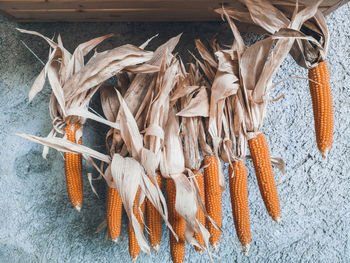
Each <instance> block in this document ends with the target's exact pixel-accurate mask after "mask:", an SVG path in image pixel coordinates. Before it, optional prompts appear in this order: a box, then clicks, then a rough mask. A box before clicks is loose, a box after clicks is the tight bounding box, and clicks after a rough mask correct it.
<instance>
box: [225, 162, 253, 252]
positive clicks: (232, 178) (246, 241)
mask: <svg viewBox="0 0 350 263" xmlns="http://www.w3.org/2000/svg"><path fill="white" fill-rule="evenodd" d="M229 182H230V196H231V205H232V215H233V219H234V222H235V227H236V233H237V237H238V239H239V241H240V242H241V244H242V245H243V247H244V252H245V254H247V253H248V251H249V248H250V241H251V234H250V223H249V207H248V179H247V167H246V166H245V163H244V161H242V160H238V161H235V162H234V163H233V167H232V166H231V165H230V166H229Z"/></svg>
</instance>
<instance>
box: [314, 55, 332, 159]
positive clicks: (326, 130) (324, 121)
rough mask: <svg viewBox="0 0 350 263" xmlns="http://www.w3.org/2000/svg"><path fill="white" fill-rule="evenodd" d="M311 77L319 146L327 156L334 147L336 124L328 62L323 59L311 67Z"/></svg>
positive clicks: (323, 154) (323, 155)
mask: <svg viewBox="0 0 350 263" xmlns="http://www.w3.org/2000/svg"><path fill="white" fill-rule="evenodd" d="M309 79H310V81H309V88H310V93H311V99H312V106H313V112H314V120H315V131H316V141H317V147H318V149H319V151H320V152H321V154H322V157H323V158H325V157H327V154H328V152H329V150H330V149H331V147H332V141H333V126H334V121H333V103H332V91H331V86H330V77H329V69H328V65H327V62H326V61H322V62H320V63H319V64H318V65H317V66H316V67H314V68H312V69H310V70H309ZM314 81H315V82H318V83H320V84H321V85H320V84H318V83H315V82H314Z"/></svg>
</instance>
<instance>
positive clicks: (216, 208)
mask: <svg viewBox="0 0 350 263" xmlns="http://www.w3.org/2000/svg"><path fill="white" fill-rule="evenodd" d="M204 165H208V167H206V168H204V186H205V207H206V209H207V212H208V214H209V216H210V217H211V218H212V219H213V220H214V222H215V223H216V224H217V225H218V226H219V227H221V223H222V215H221V188H220V184H219V167H218V159H217V158H216V156H214V155H212V156H206V157H205V158H204ZM207 229H208V231H209V234H210V238H209V241H210V244H211V245H212V246H213V247H214V249H217V247H218V246H219V242H220V236H221V232H220V230H219V229H216V228H215V226H214V225H213V224H212V223H211V222H210V221H209V220H207Z"/></svg>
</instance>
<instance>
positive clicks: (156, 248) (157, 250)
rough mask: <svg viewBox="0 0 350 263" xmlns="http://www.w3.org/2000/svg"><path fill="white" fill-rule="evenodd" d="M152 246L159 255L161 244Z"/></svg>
mask: <svg viewBox="0 0 350 263" xmlns="http://www.w3.org/2000/svg"><path fill="white" fill-rule="evenodd" d="M152 248H153V250H154V251H155V252H156V255H158V252H159V248H160V246H159V245H154V246H152Z"/></svg>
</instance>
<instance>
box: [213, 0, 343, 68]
mask: <svg viewBox="0 0 350 263" xmlns="http://www.w3.org/2000/svg"><path fill="white" fill-rule="evenodd" d="M242 2H243V3H244V4H245V5H246V7H241V9H240V10H238V9H227V10H226V11H227V13H228V15H229V16H231V17H232V18H234V19H237V20H238V21H241V22H244V23H250V24H255V25H257V26H259V27H261V28H263V29H264V30H265V31H267V32H268V33H270V34H274V33H276V32H277V31H279V30H280V29H282V28H288V27H289V24H290V21H291V20H292V18H293V15H294V12H295V10H296V6H297V8H298V9H299V8H300V9H305V11H306V12H305V15H307V16H308V18H307V19H304V21H303V22H302V23H301V24H300V25H299V27H294V29H297V30H299V29H300V28H301V26H303V27H302V29H301V30H302V32H303V33H304V34H305V35H306V36H311V37H313V38H314V39H317V44H316V45H315V43H314V42H310V41H309V40H308V39H297V40H296V42H295V43H294V45H293V47H292V48H291V50H290V53H291V55H292V56H293V58H294V59H295V61H296V62H297V63H298V64H299V65H300V66H302V67H304V68H307V69H310V68H313V67H315V66H317V65H318V62H320V61H324V60H326V56H327V51H328V45H329V33H328V29H327V25H326V20H325V17H324V15H325V14H327V13H328V12H322V10H321V8H319V7H320V6H322V5H323V4H324V3H322V2H324V1H322V0H321V1H313V2H311V1H309V2H308V3H302V2H299V3H298V2H296V3H295V2H294V3H292V2H291V1H268V0H242ZM342 2H343V4H344V3H345V2H347V1H342ZM315 6H317V11H316V13H315V10H314V8H313V7H315ZM323 10H325V9H323ZM217 12H219V13H221V14H223V11H222V10H220V9H218V10H217ZM310 14H312V15H310Z"/></svg>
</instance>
